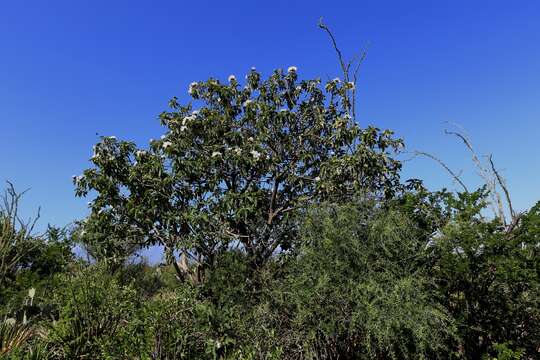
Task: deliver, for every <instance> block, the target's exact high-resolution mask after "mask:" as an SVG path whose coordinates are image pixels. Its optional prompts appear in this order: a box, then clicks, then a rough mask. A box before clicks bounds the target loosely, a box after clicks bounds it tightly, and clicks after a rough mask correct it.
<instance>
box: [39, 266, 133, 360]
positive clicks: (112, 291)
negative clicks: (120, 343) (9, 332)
mask: <svg viewBox="0 0 540 360" xmlns="http://www.w3.org/2000/svg"><path fill="white" fill-rule="evenodd" d="M55 300H56V303H57V305H58V311H59V319H58V320H57V321H56V322H55V323H54V324H53V325H52V326H51V327H50V330H49V332H48V336H47V341H48V343H49V345H50V347H51V349H52V351H53V352H54V353H55V355H56V356H57V357H59V358H63V359H77V358H85V357H91V358H93V359H99V358H103V357H105V355H106V354H108V353H110V352H111V349H114V347H115V346H116V345H115V343H116V338H117V336H118V335H119V334H120V333H121V332H122V331H123V327H125V325H126V323H127V322H128V321H129V319H130V317H131V316H132V315H133V314H134V312H135V308H136V307H137V305H138V297H137V294H136V292H135V291H134V290H133V289H132V288H131V287H130V286H122V285H120V284H119V281H118V279H117V278H116V277H115V276H114V275H111V274H110V273H109V272H108V271H107V270H106V268H105V267H104V266H103V265H101V264H97V265H94V266H90V267H88V268H84V269H82V270H81V271H80V272H78V273H76V274H75V275H74V276H66V278H65V280H64V282H63V283H62V285H61V287H60V288H59V289H58V291H57V293H56V294H55Z"/></svg>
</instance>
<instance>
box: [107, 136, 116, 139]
mask: <svg viewBox="0 0 540 360" xmlns="http://www.w3.org/2000/svg"><path fill="white" fill-rule="evenodd" d="M107 138H108V139H110V140H116V136H108V137H107Z"/></svg>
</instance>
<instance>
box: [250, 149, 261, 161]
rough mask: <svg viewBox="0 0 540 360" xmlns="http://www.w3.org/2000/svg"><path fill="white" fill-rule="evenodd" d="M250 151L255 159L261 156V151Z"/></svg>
mask: <svg viewBox="0 0 540 360" xmlns="http://www.w3.org/2000/svg"><path fill="white" fill-rule="evenodd" d="M250 153H251V155H253V158H254V159H255V160H259V159H260V158H261V153H260V152H258V151H257V150H251V151H250Z"/></svg>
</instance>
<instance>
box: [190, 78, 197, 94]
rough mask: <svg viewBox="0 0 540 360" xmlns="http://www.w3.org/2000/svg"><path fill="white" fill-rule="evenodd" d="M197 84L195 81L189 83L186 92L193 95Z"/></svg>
mask: <svg viewBox="0 0 540 360" xmlns="http://www.w3.org/2000/svg"><path fill="white" fill-rule="evenodd" d="M197 85H199V84H198V83H197V82H196V81H194V82H192V83H191V84H189V89H188V93H189V95H193V93H195V90H196V88H197Z"/></svg>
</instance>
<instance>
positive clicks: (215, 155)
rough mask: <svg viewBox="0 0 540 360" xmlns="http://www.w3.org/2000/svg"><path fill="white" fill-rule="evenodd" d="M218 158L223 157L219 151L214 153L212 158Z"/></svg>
mask: <svg viewBox="0 0 540 360" xmlns="http://www.w3.org/2000/svg"><path fill="white" fill-rule="evenodd" d="M218 156H221V153H220V152H219V151H214V152H213V153H212V157H218Z"/></svg>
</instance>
